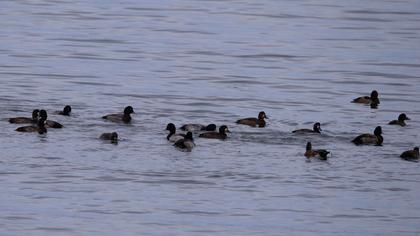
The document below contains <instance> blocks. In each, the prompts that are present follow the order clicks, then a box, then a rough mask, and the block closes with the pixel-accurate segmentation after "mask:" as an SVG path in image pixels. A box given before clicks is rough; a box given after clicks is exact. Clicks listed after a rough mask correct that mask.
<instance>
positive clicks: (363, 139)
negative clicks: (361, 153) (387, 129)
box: [352, 126, 384, 146]
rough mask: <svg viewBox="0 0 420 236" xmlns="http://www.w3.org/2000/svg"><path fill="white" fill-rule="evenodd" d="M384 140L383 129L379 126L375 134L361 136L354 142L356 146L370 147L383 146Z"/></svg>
mask: <svg viewBox="0 0 420 236" xmlns="http://www.w3.org/2000/svg"><path fill="white" fill-rule="evenodd" d="M383 141H384V138H383V137H382V127H381V126H377V127H376V128H375V130H374V131H373V134H361V135H359V136H357V137H356V138H355V139H353V140H352V142H353V143H354V144H356V145H369V144H373V145H376V146H382V143H383Z"/></svg>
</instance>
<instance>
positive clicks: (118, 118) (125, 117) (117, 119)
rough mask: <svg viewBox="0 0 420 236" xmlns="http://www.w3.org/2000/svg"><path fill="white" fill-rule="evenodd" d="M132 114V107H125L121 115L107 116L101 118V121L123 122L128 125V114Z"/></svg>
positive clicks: (129, 118) (129, 119) (129, 117)
mask: <svg viewBox="0 0 420 236" xmlns="http://www.w3.org/2000/svg"><path fill="white" fill-rule="evenodd" d="M132 113H134V110H133V107H132V106H127V107H126V108H124V113H123V114H109V115H106V116H102V118H103V119H106V120H109V121H113V122H124V123H130V122H131V116H130V114H132Z"/></svg>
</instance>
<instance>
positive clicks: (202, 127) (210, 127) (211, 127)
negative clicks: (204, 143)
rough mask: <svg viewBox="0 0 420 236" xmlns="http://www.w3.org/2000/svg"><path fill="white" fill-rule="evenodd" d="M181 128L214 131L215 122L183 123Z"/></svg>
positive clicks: (193, 130)
mask: <svg viewBox="0 0 420 236" xmlns="http://www.w3.org/2000/svg"><path fill="white" fill-rule="evenodd" d="M181 130H184V131H191V132H195V131H215V130H216V125H215V124H209V125H207V126H206V125H201V124H185V125H183V126H182V127H181Z"/></svg>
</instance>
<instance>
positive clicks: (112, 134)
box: [111, 132, 118, 141]
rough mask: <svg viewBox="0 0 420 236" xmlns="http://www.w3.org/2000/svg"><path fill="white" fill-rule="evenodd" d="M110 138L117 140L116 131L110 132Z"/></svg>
mask: <svg viewBox="0 0 420 236" xmlns="http://www.w3.org/2000/svg"><path fill="white" fill-rule="evenodd" d="M111 140H112V141H117V140H118V134H117V132H112V133H111Z"/></svg>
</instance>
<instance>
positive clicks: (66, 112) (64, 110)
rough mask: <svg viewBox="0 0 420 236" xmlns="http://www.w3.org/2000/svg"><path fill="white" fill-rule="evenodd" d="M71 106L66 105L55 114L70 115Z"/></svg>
mask: <svg viewBox="0 0 420 236" xmlns="http://www.w3.org/2000/svg"><path fill="white" fill-rule="evenodd" d="M70 112H71V106H69V105H66V106H65V107H64V108H63V110H62V111H59V112H57V114H59V115H62V116H70Z"/></svg>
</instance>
